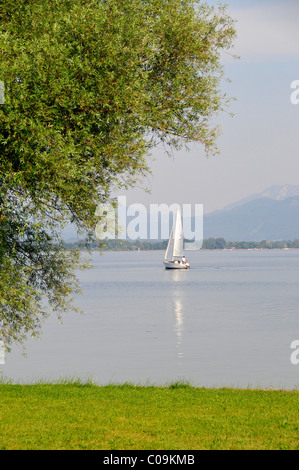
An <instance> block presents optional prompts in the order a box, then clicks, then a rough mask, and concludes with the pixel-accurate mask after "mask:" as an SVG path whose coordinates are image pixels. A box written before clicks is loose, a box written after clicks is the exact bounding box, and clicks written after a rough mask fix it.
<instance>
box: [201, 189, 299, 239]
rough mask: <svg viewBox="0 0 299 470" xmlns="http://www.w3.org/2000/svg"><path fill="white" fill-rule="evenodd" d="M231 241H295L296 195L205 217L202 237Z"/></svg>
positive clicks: (297, 232) (298, 219)
mask: <svg viewBox="0 0 299 470" xmlns="http://www.w3.org/2000/svg"><path fill="white" fill-rule="evenodd" d="M210 237H214V238H218V237H223V238H225V239H226V240H235V241H242V240H244V241H249V240H250V241H261V240H272V241H274V240H293V239H295V238H299V196H295V197H288V198H286V199H283V198H282V199H278V200H277V199H270V198H266V197H262V198H259V199H254V200H252V201H250V202H247V203H244V204H241V205H237V206H235V207H233V208H230V209H228V208H226V209H224V210H222V211H217V212H214V213H211V214H207V215H206V216H205V217H204V238H210Z"/></svg>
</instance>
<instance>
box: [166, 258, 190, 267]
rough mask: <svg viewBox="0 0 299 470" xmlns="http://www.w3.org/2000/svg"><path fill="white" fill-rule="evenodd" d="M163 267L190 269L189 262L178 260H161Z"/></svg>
mask: <svg viewBox="0 0 299 470" xmlns="http://www.w3.org/2000/svg"><path fill="white" fill-rule="evenodd" d="M163 263H164V265H165V269H190V266H189V263H182V262H180V263H179V262H178V261H166V260H164V261H163Z"/></svg>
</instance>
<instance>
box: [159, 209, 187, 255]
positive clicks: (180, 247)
mask: <svg viewBox="0 0 299 470" xmlns="http://www.w3.org/2000/svg"><path fill="white" fill-rule="evenodd" d="M183 255H184V237H183V227H182V219H181V211H180V209H179V208H178V210H177V213H176V219H175V223H174V225H173V227H172V229H171V233H170V237H169V240H168V245H167V249H166V252H165V257H164V259H166V260H169V261H173V259H174V258H176V257H182V256H183Z"/></svg>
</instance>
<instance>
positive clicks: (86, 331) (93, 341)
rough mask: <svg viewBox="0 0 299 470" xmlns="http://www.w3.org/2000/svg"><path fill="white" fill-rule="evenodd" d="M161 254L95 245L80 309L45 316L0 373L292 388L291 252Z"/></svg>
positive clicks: (295, 260) (298, 282)
mask: <svg viewBox="0 0 299 470" xmlns="http://www.w3.org/2000/svg"><path fill="white" fill-rule="evenodd" d="M163 254H164V253H163V252H161V251H152V252H142V251H141V252H106V253H104V254H103V255H99V254H98V253H94V254H93V264H94V267H93V269H91V270H88V271H84V272H82V273H80V280H81V285H82V289H83V294H82V295H81V296H78V297H76V304H77V305H78V306H79V307H81V308H84V310H85V312H86V314H85V315H82V314H79V313H73V312H70V313H67V314H64V317H63V318H64V320H63V324H61V323H60V322H59V321H58V319H57V317H56V316H55V315H53V316H51V317H50V318H48V319H47V320H46V322H45V323H44V327H43V333H42V336H41V339H40V340H37V339H30V340H28V342H27V343H26V352H27V357H23V356H22V353H21V348H19V347H14V349H13V351H12V352H11V353H10V354H8V355H7V356H6V364H5V365H4V366H2V374H3V375H4V377H7V378H10V379H12V380H13V381H15V382H21V383H26V382H32V381H36V380H39V379H43V380H53V379H60V378H74V377H77V378H81V379H82V380H86V379H92V380H93V381H94V382H96V383H99V384H107V383H110V382H112V383H120V382H125V381H129V382H133V383H136V384H166V383H169V382H173V381H175V380H186V381H189V382H190V383H191V384H192V385H198V386H204V387H222V386H232V387H267V388H281V389H293V388H298V386H299V365H297V366H296V365H292V363H291V360H290V357H291V353H292V352H293V351H292V349H291V347H290V345H291V343H292V342H293V341H294V340H298V339H299V321H298V320H299V250H277V251H276V250H269V251H266V250H265V251H199V252H187V254H188V256H187V258H188V259H189V260H190V264H191V269H190V270H189V271H169V270H165V269H164V267H163V264H162V259H163Z"/></svg>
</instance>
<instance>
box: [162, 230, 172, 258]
mask: <svg viewBox="0 0 299 470" xmlns="http://www.w3.org/2000/svg"><path fill="white" fill-rule="evenodd" d="M173 245H174V240H173V227H172V229H171V233H170V237H169V240H168V244H167V248H166V251H165V256H164V259H167V260H172V257H173Z"/></svg>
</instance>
